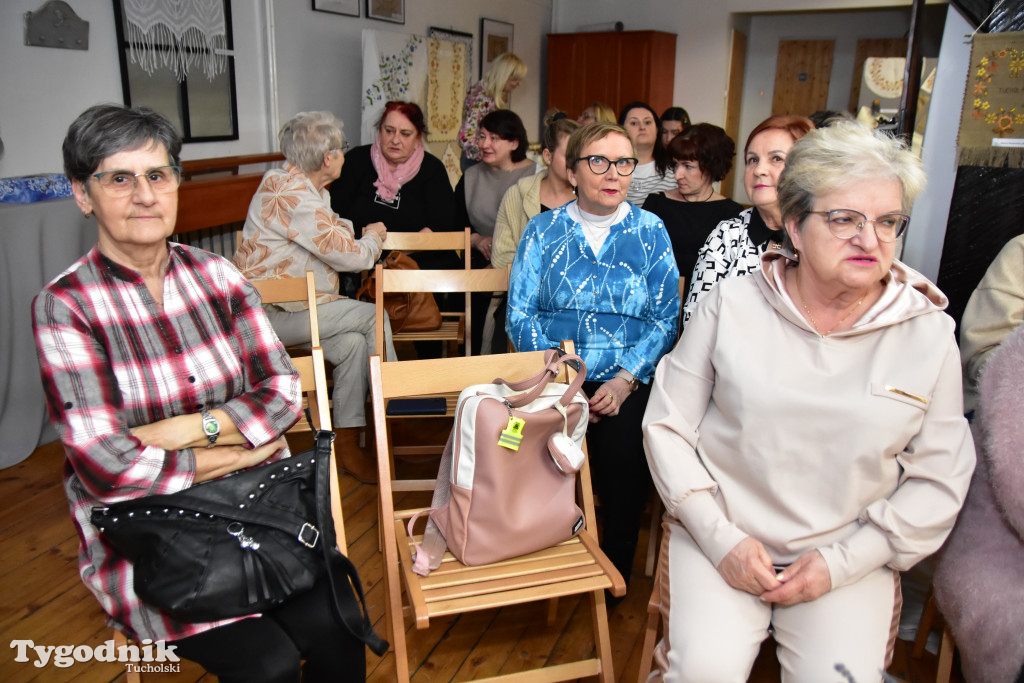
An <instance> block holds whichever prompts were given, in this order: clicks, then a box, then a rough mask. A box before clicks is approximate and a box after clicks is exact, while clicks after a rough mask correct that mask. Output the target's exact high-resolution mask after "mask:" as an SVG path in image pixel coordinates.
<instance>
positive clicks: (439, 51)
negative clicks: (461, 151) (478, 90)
mask: <svg viewBox="0 0 1024 683" xmlns="http://www.w3.org/2000/svg"><path fill="white" fill-rule="evenodd" d="M427 63H428V64H427V66H428V75H427V132H428V138H429V140H430V141H431V142H449V141H451V140H455V139H456V138H457V137H458V134H459V127H460V126H461V125H462V103H463V101H464V100H465V99H466V68H467V65H468V63H469V62H468V61H467V57H466V46H465V45H462V44H460V43H453V42H452V41H449V40H440V39H438V38H428V39H427Z"/></svg>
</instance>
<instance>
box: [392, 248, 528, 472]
mask: <svg viewBox="0 0 1024 683" xmlns="http://www.w3.org/2000/svg"><path fill="white" fill-rule="evenodd" d="M414 234H415V233H414ZM508 274H509V269H508V268H501V269H497V268H479V269H476V270H468V269H467V270H387V269H385V268H383V267H382V266H381V265H380V264H378V265H377V270H376V279H377V291H376V306H377V320H376V325H377V335H376V337H377V349H376V351H377V355H378V356H380V357H381V359H383V358H384V295H386V294H389V293H394V292H438V293H443V292H465V294H466V301H467V304H466V313H465V317H464V318H463V319H462V321H463V322H464V323H465V326H464V327H468V326H469V325H470V321H471V314H470V310H469V308H470V306H469V303H468V302H469V298H470V295H471V294H472V293H473V292H504V291H508ZM412 334H414V335H416V334H419V333H417V332H413V333H412ZM425 334H430V333H429V332H428V333H425ZM460 334H461V333H460ZM469 347H470V344H469V342H468V341H466V355H467V356H468V355H470V348H469ZM491 379H494V378H493V377H492V378H491ZM459 391H461V388H460V389H459V390H457V391H455V392H454V393H448V394H447V395H445V396H444V398H445V400H446V411H445V413H444V414H445V415H447V416H448V417H451V416H452V415H454V414H455V413H454V410H455V402H456V400H457V399H458V397H459ZM431 417H432V416H431ZM403 419H404V418H403ZM443 449H444V444H443V443H441V444H426V445H407V446H395V447H394V449H393V454H394V455H429V454H436V453H440V452H441V451H442V450H443ZM430 488H433V485H432V484H431V486H430Z"/></svg>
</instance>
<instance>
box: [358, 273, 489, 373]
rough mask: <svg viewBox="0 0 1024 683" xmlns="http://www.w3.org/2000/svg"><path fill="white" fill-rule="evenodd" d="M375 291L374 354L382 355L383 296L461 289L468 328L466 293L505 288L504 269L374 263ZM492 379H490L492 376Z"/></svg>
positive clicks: (469, 315) (469, 324)
mask: <svg viewBox="0 0 1024 683" xmlns="http://www.w3.org/2000/svg"><path fill="white" fill-rule="evenodd" d="M375 275H376V284H377V291H376V292H374V297H375V305H376V307H377V312H376V313H377V322H376V324H377V335H376V336H377V343H376V346H377V348H376V353H377V355H379V356H382V357H383V355H384V296H385V295H386V294H392V293H402V292H432V293H445V292H465V293H466V295H467V296H466V311H465V316H466V322H465V328H466V330H471V329H473V328H472V306H471V301H470V299H471V297H470V296H469V294H471V293H473V292H506V291H508V276H509V269H508V268H479V269H476V270H389V269H386V268H384V266H383V265H381V264H377V267H376V271H375ZM470 347H471V344H470V343H469V341H468V339H467V341H466V355H467V356H469V355H470V354H471V353H472V349H471V348H470ZM492 379H493V378H492Z"/></svg>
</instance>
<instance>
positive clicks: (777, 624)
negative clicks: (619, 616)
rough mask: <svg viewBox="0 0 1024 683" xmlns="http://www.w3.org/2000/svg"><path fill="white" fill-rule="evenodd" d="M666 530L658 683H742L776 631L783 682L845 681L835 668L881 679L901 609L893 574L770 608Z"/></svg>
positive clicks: (678, 531)
mask: <svg viewBox="0 0 1024 683" xmlns="http://www.w3.org/2000/svg"><path fill="white" fill-rule="evenodd" d="M664 528H665V538H664V540H663V543H662V552H661V559H660V563H661V566H660V572H661V577H662V608H661V609H662V623H663V624H664V625H665V633H664V638H663V639H662V641H661V642H660V643H659V644H658V647H657V649H656V651H655V668H656V669H660V677H661V678H662V679H664V680H665V681H672V682H675V681H685V682H686V683H700V682H702V681H707V682H709V683H710V682H714V683H724V682H726V681H737V682H739V683H741V682H742V681H746V680H747V678H748V676H749V675H750V671H751V668H752V667H753V665H754V660H755V659H756V658H757V654H758V651H759V650H760V647H761V643H762V641H764V640H765V638H767V637H768V635H769V631H770V632H771V633H772V635H774V637H775V642H776V643H777V644H778V648H777V655H778V658H779V664H780V665H781V668H782V680H783V681H784V682H785V683H822V682H824V681H846V680H849V679H848V678H846V677H844V676H843V675H842V674H841V673H840V672H839V670H838V669H837V665H841V666H842V667H844V668H845V669H846V671H848V672H849V673H850V675H851V676H852V677H853V680H855V681H857V683H873V682H877V681H880V680H882V672H883V671H884V670H885V668H886V666H887V665H888V663H889V662H888V660H889V658H890V657H891V654H890V653H891V644H892V640H893V638H894V637H895V633H896V628H897V626H898V619H899V608H900V603H901V602H902V601H901V599H900V586H899V576H898V574H897V573H896V572H894V571H893V570H892V569H889V568H888V567H883V568H880V569H877V570H875V571H873V572H871V573H870V574H868V575H867V576H866V577H864V578H863V579H861V580H860V581H858V582H857V583H855V584H851V585H849V586H843V587H842V588H837V589H835V590H832V591H830V592H829V593H826V594H825V595H822V596H821V597H819V598H818V599H817V600H813V601H811V602H805V603H801V604H798V605H793V606H792V607H778V606H772V605H770V604H767V603H764V602H762V601H761V600H760V599H759V598H758V597H757V596H754V595H751V594H750V593H747V592H745V591H740V590H736V589H735V588H732V587H731V586H729V585H728V584H727V583H725V580H724V579H722V577H721V575H719V573H718V571H717V570H716V569H715V567H714V565H712V564H711V561H710V560H709V559H708V558H707V556H706V555H704V553H703V551H701V549H700V547H699V546H698V545H697V544H696V542H695V541H694V540H693V538H692V537H691V536H690V534H689V533H688V532H687V531H686V529H684V528H683V527H682V526H681V525H679V524H678V523H671V522H666V523H665V525H664ZM658 677H659V674H658V673H655V674H652V679H658Z"/></svg>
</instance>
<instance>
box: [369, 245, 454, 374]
mask: <svg viewBox="0 0 1024 683" xmlns="http://www.w3.org/2000/svg"><path fill="white" fill-rule="evenodd" d="M469 237H470V230H469V228H466V229H465V230H463V231H461V232H390V233H388V237H387V239H385V240H384V249H385V250H395V249H398V250H401V251H404V252H408V253H412V252H416V251H458V252H462V259H463V266H464V270H469V269H470V258H471V257H470V250H471V249H472V245H471V243H470V239H469ZM377 268H378V271H379V269H380V266H379V265H378V266H377ZM387 272H389V273H392V272H396V271H387ZM403 272H407V271H403ZM426 272H428V273H437V272H439V271H436V270H428V271H426ZM380 283H381V279H380V275H377V287H378V292H379V288H380ZM395 291H397V290H395ZM404 291H410V290H404ZM411 291H437V292H438V293H441V291H447V292H450V291H458V290H426V289H420V290H411ZM378 292H375V293H374V296H375V297H376V303H377V321H378V325H377V340H378V342H377V346H378V348H383V347H382V344H383V343H384V342H383V339H384V335H383V334H382V331H383V329H384V322H383V321H384V316H383V315H382V314H381V312H382V311H383V302H382V300H381V297H380V294H379V293H378ZM467 329H471V328H470V327H469V295H468V294H467V295H466V310H465V311H464V312H458V311H456V312H449V311H442V312H441V327H439V328H437V329H436V330H424V331H422V332H395V333H393V334H392V338H393V339H394V341H396V342H398V341H440V342H443V343H444V351H445V353H448V354H449V355H455V353H457V350H458V346H459V344H466V349H467V352H466V355H467V356H468V355H469V351H468V349H469V344H468V343H466V330H467ZM449 349H450V350H451V352H450V353H449ZM378 353H382V352H381V351H378Z"/></svg>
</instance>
